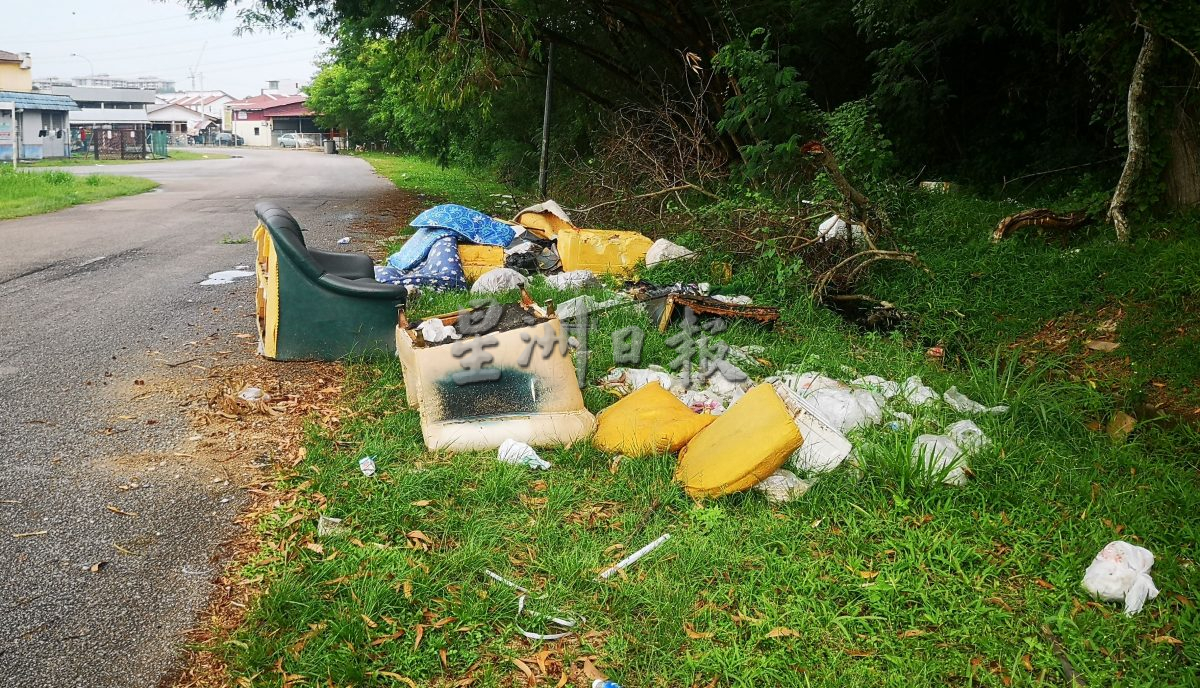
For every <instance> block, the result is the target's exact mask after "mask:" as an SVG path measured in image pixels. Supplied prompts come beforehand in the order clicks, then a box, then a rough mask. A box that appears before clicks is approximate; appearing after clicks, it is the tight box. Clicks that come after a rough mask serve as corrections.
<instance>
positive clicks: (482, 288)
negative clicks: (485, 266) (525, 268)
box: [471, 268, 525, 294]
mask: <svg viewBox="0 0 1200 688" xmlns="http://www.w3.org/2000/svg"><path fill="white" fill-rule="evenodd" d="M524 285H525V276H524V275H522V274H521V273H519V272H517V271H516V270H513V269H512V268H496V269H495V270H489V271H488V272H485V273H483V275H481V276H480V277H479V279H477V280H475V284H473V285H471V293H472V294H496V293H499V292H502V291H508V290H509V289H518V288H520V287H522V286H524Z"/></svg>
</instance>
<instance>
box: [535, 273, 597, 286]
mask: <svg viewBox="0 0 1200 688" xmlns="http://www.w3.org/2000/svg"><path fill="white" fill-rule="evenodd" d="M546 284H548V285H550V286H552V287H554V288H555V289H584V288H586V287H594V286H596V285H598V284H600V280H598V279H596V273H594V272H592V271H591V270H571V271H570V272H560V273H558V274H557V275H550V276H548V277H546Z"/></svg>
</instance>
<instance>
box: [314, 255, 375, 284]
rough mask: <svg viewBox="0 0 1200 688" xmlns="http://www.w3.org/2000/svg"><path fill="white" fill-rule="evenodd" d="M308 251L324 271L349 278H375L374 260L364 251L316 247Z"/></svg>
mask: <svg viewBox="0 0 1200 688" xmlns="http://www.w3.org/2000/svg"><path fill="white" fill-rule="evenodd" d="M308 253H309V255H311V256H312V259H313V260H315V261H316V262H317V264H319V265H320V266H321V267H323V268H325V271H326V272H332V273H333V274H335V275H337V276H339V277H346V278H349V279H358V278H360V277H370V278H371V279H375V262H374V261H373V260H371V257H370V256H368V255H367V254H365V253H337V252H335V251H322V250H321V249H318V248H310V249H308Z"/></svg>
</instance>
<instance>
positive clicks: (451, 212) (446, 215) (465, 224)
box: [409, 203, 516, 247]
mask: <svg viewBox="0 0 1200 688" xmlns="http://www.w3.org/2000/svg"><path fill="white" fill-rule="evenodd" d="M409 224H410V225H412V226H413V227H438V228H441V229H449V230H451V231H454V232H456V233H457V234H458V235H459V236H461V237H462V238H464V239H466V240H467V241H469V242H471V243H472V244H487V245H488V246H503V247H507V246H508V245H509V244H510V243H512V240H513V237H514V236H516V233H515V232H514V231H513V228H512V227H510V226H508V225H506V224H504V223H503V222H501V221H499V220H497V219H495V218H492V217H488V216H487V215H484V214H483V213H481V212H479V211H478V210H471V209H470V208H465V207H463V206H461V205H454V204H453V203H446V204H443V205H435V206H434V207H432V208H430V209H429V210H426V211H425V212H423V213H421V214H420V215H418V216H417V217H416V218H414V219H413V221H412V222H410V223H409Z"/></svg>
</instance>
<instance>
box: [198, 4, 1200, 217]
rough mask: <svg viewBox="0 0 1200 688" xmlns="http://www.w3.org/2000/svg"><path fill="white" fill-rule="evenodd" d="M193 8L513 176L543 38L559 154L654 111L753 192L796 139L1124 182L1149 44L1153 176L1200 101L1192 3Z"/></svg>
mask: <svg viewBox="0 0 1200 688" xmlns="http://www.w3.org/2000/svg"><path fill="white" fill-rule="evenodd" d="M187 1H188V2H189V3H190V4H191V5H192V7H193V8H194V9H196V10H197V11H224V10H233V11H237V12H238V13H239V15H240V16H241V17H242V19H243V20H244V21H245V22H246V23H247V25H250V26H258V25H267V26H277V25H278V24H279V23H280V22H284V23H299V22H310V23H313V24H315V25H316V26H317V27H319V28H320V29H321V30H322V31H325V32H326V33H328V34H329V35H330V36H333V37H334V38H335V39H336V41H335V47H334V48H333V50H332V52H331V54H330V56H329V60H328V62H327V64H326V65H325V66H324V68H323V69H322V71H321V74H320V75H319V76H318V78H317V79H316V81H315V83H314V84H313V86H312V97H313V105H314V107H316V108H317V109H319V110H320V111H321V112H322V113H323V115H324V121H325V122H326V123H328V124H336V125H339V126H345V127H348V128H349V129H350V130H351V132H352V133H353V134H354V135H355V137H356V138H358V139H359V140H362V141H369V142H379V143H383V144H386V145H389V146H393V147H397V148H404V149H409V150H414V151H418V152H422V153H425V154H430V155H435V156H438V157H439V158H441V159H443V160H446V159H452V158H453V159H458V160H460V161H469V162H477V163H480V162H482V163H489V164H496V165H500V166H502V167H505V168H506V169H510V170H511V171H512V172H513V174H516V175H519V174H520V173H521V172H522V171H525V172H526V173H528V171H529V170H531V169H532V167H533V165H532V162H533V160H534V159H535V158H534V157H531V156H530V153H531V152H534V151H535V149H536V144H537V140H538V136H537V130H538V126H539V125H540V108H541V97H540V92H541V88H542V83H543V82H542V80H543V78H544V70H545V60H544V55H545V46H546V45H547V44H548V43H550V42H553V43H554V45H555V51H556V70H555V82H556V89H557V90H556V105H555V112H554V120H555V145H556V146H557V148H558V150H559V151H560V152H564V153H566V152H569V153H572V154H578V155H581V156H583V157H585V158H586V157H587V156H588V155H589V153H590V152H591V150H592V147H593V145H594V144H595V143H596V141H597V137H598V136H599V135H600V132H602V131H603V130H604V124H605V120H606V118H608V117H612V116H616V115H617V113H622V112H627V108H629V107H630V106H633V107H645V108H655V109H657V110H660V111H664V112H667V113H668V114H667V115H665V116H667V117H675V118H682V119H683V120H688V119H694V121H695V122H702V123H703V126H704V128H705V132H706V135H705V142H704V145H708V146H712V147H713V148H714V149H720V150H721V151H723V159H726V160H728V161H729V164H730V165H732V166H735V167H737V168H738V169H739V170H740V171H741V172H742V173H743V174H744V175H745V176H746V177H748V178H751V179H764V178H768V177H772V176H775V177H777V178H778V177H779V176H780V175H782V176H784V177H786V176H787V175H791V174H794V173H795V172H796V168H797V166H799V165H801V164H802V162H801V160H800V159H799V156H798V155H797V150H798V147H799V146H800V144H802V143H803V142H804V141H806V140H808V139H810V138H815V137H821V138H827V139H828V137H834V138H838V139H840V140H839V141H838V142H837V143H836V144H834V145H837V146H839V147H845V148H848V149H849V150H846V151H844V153H845V154H840V155H839V157H840V158H841V159H843V160H846V161H847V164H849V165H851V166H852V167H853V168H855V171H857V172H862V173H863V174H866V175H867V176H869V177H882V176H885V175H889V174H893V173H896V172H900V171H902V172H905V173H907V174H909V175H912V174H916V173H918V172H920V171H924V172H925V174H955V175H957V176H958V177H959V178H967V179H970V178H972V177H973V178H975V179H976V180H981V181H988V180H990V181H993V182H999V181H1001V180H1003V179H1005V178H1011V177H1013V176H1017V175H1021V174H1026V173H1029V172H1032V171H1037V170H1044V169H1052V168H1055V167H1069V166H1073V165H1087V166H1095V169H1096V170H1097V171H1099V172H1101V173H1103V175H1106V177H1107V178H1108V179H1109V180H1110V182H1115V178H1116V172H1117V170H1118V169H1119V160H1120V157H1121V156H1122V154H1123V149H1124V145H1125V137H1124V128H1125V98H1126V91H1127V88H1128V84H1129V79H1130V74H1131V71H1132V67H1133V64H1134V61H1135V59H1136V57H1137V53H1138V48H1139V46H1140V44H1141V37H1142V35H1143V32H1144V31H1151V32H1153V33H1154V34H1155V35H1158V36H1161V37H1162V39H1163V42H1164V46H1165V49H1164V54H1163V58H1162V60H1160V62H1159V64H1158V67H1157V71H1156V73H1155V74H1154V75H1153V79H1152V84H1153V89H1152V90H1153V94H1152V100H1153V104H1154V112H1153V113H1152V114H1151V116H1150V117H1149V118H1148V119H1149V121H1150V129H1151V132H1152V138H1153V140H1154V145H1155V146H1157V147H1158V148H1157V149H1156V150H1157V151H1158V153H1157V155H1156V157H1155V161H1154V164H1153V165H1152V167H1153V169H1152V170H1151V172H1153V173H1161V171H1162V170H1163V168H1164V166H1165V165H1166V160H1167V158H1169V156H1170V154H1171V151H1170V150H1168V148H1167V144H1166V141H1168V139H1169V138H1170V136H1169V135H1170V133H1171V131H1172V130H1173V129H1174V128H1176V126H1177V121H1176V120H1177V114H1176V113H1178V112H1192V113H1194V112H1195V107H1196V100H1197V95H1196V94H1197V93H1198V92H1200V89H1197V88H1196V86H1197V85H1200V84H1197V81H1198V74H1200V58H1197V57H1196V53H1197V50H1196V46H1200V12H1197V9H1198V6H1197V5H1198V3H1197V2H1196V1H1195V0H1188V1H1185V2H1176V1H1172V2H1164V1H1161V0H1132V1H1131V2H1126V1H1122V2H1115V1H1112V0H1066V1H1065V2H1054V3H1047V2H1044V1H1042V0H952V1H950V2H928V1H927V0H853V1H851V0H763V1H761V2H755V3H731V2H728V1H727V0H694V1H688V0H663V1H662V2H657V3H643V2H638V1H637V0H469V1H468V0H422V1H421V2H416V1H415V0H328V1H326V0H187ZM698 89H699V92H698ZM664 98H665V99H667V100H672V99H674V100H676V101H677V102H679V103H680V104H690V105H689V107H693V108H694V110H693V111H692V113H691V114H690V115H689V112H688V111H687V110H686V108H675V109H672V108H667V109H665V110H664V109H663V108H660V107H658V106H659V104H661V103H662V102H663V100H664ZM693 116H694V117H693ZM1149 180H1150V181H1149V183H1148V184H1147V185H1146V195H1147V197H1149V196H1152V195H1153V193H1154V191H1155V185H1156V181H1155V177H1154V174H1150V176H1149Z"/></svg>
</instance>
